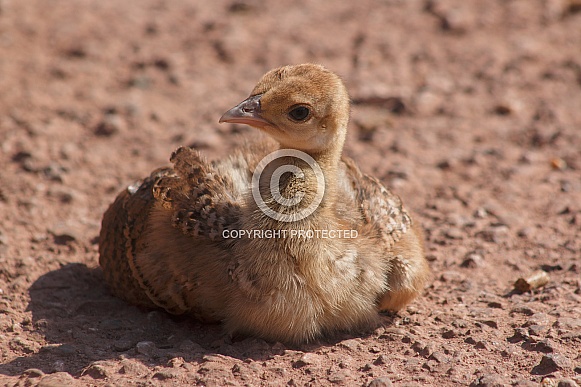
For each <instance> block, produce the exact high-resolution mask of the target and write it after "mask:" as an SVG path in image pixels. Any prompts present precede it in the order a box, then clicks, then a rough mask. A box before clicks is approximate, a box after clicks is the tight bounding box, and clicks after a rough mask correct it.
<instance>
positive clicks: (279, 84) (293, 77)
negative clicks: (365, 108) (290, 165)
mask: <svg viewBox="0 0 581 387" xmlns="http://www.w3.org/2000/svg"><path fill="white" fill-rule="evenodd" d="M348 121H349V95H348V94H347V90H346V88H345V85H344V84H343V82H342V81H341V78H339V76H337V75H336V74H334V73H333V72H331V71H329V70H327V69H326V68H325V67H323V66H320V65H316V64H300V65H293V66H284V67H280V68H277V69H274V70H271V71H269V72H268V73H266V74H265V75H264V76H263V77H262V79H261V80H260V81H259V82H258V84H257V85H256V86H255V87H254V90H252V93H251V94H250V97H248V98H247V99H245V100H244V101H242V102H241V103H239V104H238V105H236V106H235V107H233V108H232V109H230V110H228V111H227V112H226V113H224V115H223V116H222V117H221V118H220V122H230V123H241V124H246V125H250V126H252V127H255V128H258V129H260V130H262V131H264V132H265V133H267V134H269V135H270V136H272V137H273V138H274V139H275V140H277V141H278V142H279V143H280V145H281V147H282V148H291V149H298V150H302V151H304V152H307V153H321V152H326V151H328V150H331V149H339V152H340V149H342V147H343V142H344V141H345V134H346V130H347V123H348Z"/></svg>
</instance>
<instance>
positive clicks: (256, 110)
mask: <svg viewBox="0 0 581 387" xmlns="http://www.w3.org/2000/svg"><path fill="white" fill-rule="evenodd" d="M260 97H262V94H258V95H253V96H252V97H248V98H247V99H245V100H244V101H242V102H240V103H239V104H238V105H236V106H234V107H233V108H232V109H230V110H228V111H227V112H226V113H224V115H223V116H222V117H220V121H219V122H220V123H222V122H229V123H232V124H246V125H250V126H254V127H258V128H263V127H264V126H266V125H271V123H270V122H268V121H266V120H265V119H264V118H262V116H261V115H260V113H261V110H260Z"/></svg>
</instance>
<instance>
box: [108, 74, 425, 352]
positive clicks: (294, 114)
mask: <svg viewBox="0 0 581 387" xmlns="http://www.w3.org/2000/svg"><path fill="white" fill-rule="evenodd" d="M348 120H349V97H348V94H347V91H346V90H345V87H344V85H343V83H342V81H341V80H340V78H339V77H338V76H337V75H335V74H334V73H332V72H330V71H329V70H327V69H325V68H324V67H322V66H319V65H312V64H304V65H297V66H286V67H282V68H279V69H275V70H272V71H270V72H268V73H267V74H266V75H264V77H263V78H262V79H261V80H260V81H259V83H258V84H257V86H256V87H255V88H254V90H253V91H252V93H251V96H250V97H249V98H248V99H246V100H245V101H243V102H241V103H240V104H239V105H237V106H236V107H234V108H233V109H231V110H229V111H228V112H226V113H225V114H224V115H223V116H222V118H221V119H220V122H231V123H244V124H248V125H250V126H253V127H256V128H258V129H260V130H262V131H263V132H265V133H267V134H268V135H270V136H271V137H272V138H273V139H274V140H275V141H272V142H268V141H267V142H263V143H259V144H256V145H254V146H251V147H247V148H244V149H242V150H240V151H238V152H236V153H234V154H233V155H230V156H229V157H228V158H226V159H224V160H220V161H216V162H213V163H210V162H207V161H206V160H204V158H203V157H202V156H201V155H200V154H199V153H198V152H197V151H195V150H192V149H189V148H180V149H178V150H177V151H176V152H174V154H173V155H172V157H171V162H172V163H173V168H167V169H161V170H157V171H155V172H153V173H152V174H151V176H150V177H149V178H147V179H145V180H144V181H143V183H141V186H140V187H139V188H133V189H128V190H126V191H124V192H122V193H121V194H119V196H118V197H117V199H116V201H115V202H114V203H113V204H112V205H111V207H110V208H109V209H108V210H107V212H106V213H105V215H104V218H103V226H102V230H101V239H100V240H101V242H100V246H99V249H100V263H101V266H102V267H103V271H104V275H105V279H106V280H107V282H108V283H109V284H110V286H111V288H112V290H113V292H114V293H115V294H117V295H118V296H119V297H122V298H124V299H126V300H128V301H130V302H132V303H135V304H138V305H143V306H148V307H152V306H159V307H162V308H164V309H166V310H167V311H168V312H170V313H175V314H183V313H189V314H192V315H194V316H196V317H198V318H200V319H202V320H205V321H221V322H223V324H224V326H225V328H226V330H227V331H228V332H230V333H241V334H249V335H254V336H257V337H262V338H264V339H267V340H273V341H281V342H286V343H300V342H305V341H309V340H312V339H315V338H317V337H319V336H321V335H324V334H332V333H333V332H336V331H345V330H351V331H353V330H357V329H360V328H363V327H366V326H369V325H371V324H374V323H375V322H376V321H377V316H378V315H377V311H378V310H394V311H397V310H399V309H401V308H403V307H404V306H405V305H407V304H408V303H409V302H410V301H411V300H413V298H415V297H416V296H417V295H418V294H419V293H420V291H421V290H422V289H423V286H424V284H425V282H426V280H427V277H428V275H429V269H428V265H427V263H426V260H425V258H424V252H423V245H422V235H421V232H420V229H419V227H418V226H416V225H415V224H413V222H412V219H411V218H410V215H409V214H408V212H407V211H406V210H405V209H404V207H403V205H402V202H401V200H400V198H399V197H398V196H396V195H394V194H393V193H391V192H390V191H389V190H388V189H386V188H385V187H384V186H383V185H382V184H381V183H380V182H379V181H378V180H377V179H375V178H372V177H369V176H367V175H365V174H363V173H361V171H360V170H359V169H358V168H357V166H356V165H355V164H354V162H353V161H352V160H350V159H347V158H344V157H343V158H342V157H341V153H342V149H343V144H344V141H345V135H346V130H347V124H348ZM277 149H278V150H291V153H292V152H294V150H299V151H302V152H305V153H306V154H307V155H308V156H310V157H312V160H313V161H314V162H315V164H316V165H318V166H319V167H320V170H321V172H322V176H323V178H324V182H323V180H322V179H320V177H321V176H320V175H318V174H317V171H316V169H313V168H312V167H311V166H310V165H309V164H308V160H307V161H305V160H301V159H300V158H297V157H294V156H293V155H292V154H291V155H284V156H281V157H278V158H275V159H273V160H272V161H271V162H270V163H269V164H268V165H266V166H264V165H262V164H261V163H260V161H261V160H262V159H263V157H265V156H266V155H268V154H270V152H272V151H275V150H277ZM257 167H260V168H262V167H264V168H263V172H262V174H261V175H260V177H259V179H258V180H256V181H254V182H253V174H254V172H255V171H256V170H257ZM279 168H287V173H280V171H281V170H280V169H279ZM289 168H290V169H289ZM288 172H290V173H288ZM272 181H274V182H275V183H274V185H272ZM273 187H274V189H273ZM255 195H259V197H260V198H261V199H262V200H263V204H262V205H263V206H266V207H261V205H260V204H259V203H258V201H257V200H256V196H255ZM293 198H294V199H297V198H298V199H299V200H298V201H297V200H295V201H293V200H292V199H293ZM319 200H320V203H319V204H318V205H314V204H317V203H318V201H319ZM265 208H267V209H270V210H271V213H274V214H277V216H281V217H282V218H280V217H277V216H275V218H273V217H271V216H269V215H268V214H267V213H266V212H265ZM308 209H314V212H312V213H311V214H310V215H307V216H303V215H301V214H304V212H303V211H307V210H308ZM283 218H284V219H283ZM241 230H243V231H247V232H249V233H250V235H244V236H243V237H240V235H239V234H240V231H241ZM344 230H348V231H347V233H345V231H344ZM260 232H262V233H263V234H259V233H260ZM264 232H266V233H264ZM301 232H302V234H301ZM309 232H310V233H311V234H308V233H309ZM315 232H316V233H317V234H314V233H315ZM301 235H302V237H301ZM309 235H310V237H309ZM234 236H235V237H234Z"/></svg>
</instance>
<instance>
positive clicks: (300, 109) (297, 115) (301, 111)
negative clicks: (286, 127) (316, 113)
mask: <svg viewBox="0 0 581 387" xmlns="http://www.w3.org/2000/svg"><path fill="white" fill-rule="evenodd" d="M310 114H311V110H310V109H309V108H308V107H306V106H297V107H295V108H294V109H292V110H291V111H290V112H288V115H289V117H290V118H291V119H293V120H295V121H304V120H306V119H307V117H309V115H310Z"/></svg>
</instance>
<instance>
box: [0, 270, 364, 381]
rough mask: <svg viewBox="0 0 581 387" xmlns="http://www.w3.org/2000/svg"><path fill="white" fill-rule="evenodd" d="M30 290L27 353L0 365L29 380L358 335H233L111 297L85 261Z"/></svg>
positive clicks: (278, 349)
mask: <svg viewBox="0 0 581 387" xmlns="http://www.w3.org/2000/svg"><path fill="white" fill-rule="evenodd" d="M29 292H30V304H29V306H28V310H29V311H31V312H32V321H30V322H29V323H28V324H26V325H24V326H23V332H22V335H21V336H22V337H23V340H15V339H12V341H11V342H10V346H11V348H12V349H14V350H15V351H17V352H21V353H23V356H20V357H18V358H15V359H13V360H11V361H9V362H8V363H5V364H0V374H4V375H12V376H15V375H21V374H22V373H23V372H24V371H26V370H28V369H33V368H34V369H40V370H41V371H43V372H44V373H52V372H56V371H66V372H68V373H70V374H72V375H76V376H79V375H81V374H82V372H83V370H84V369H85V368H87V367H88V366H89V365H90V364H91V363H93V362H95V361H100V360H113V359H119V358H122V357H125V358H134V359H137V360H139V361H141V362H143V363H144V364H147V365H148V366H157V365H161V366H167V365H168V362H169V360H170V359H172V358H176V357H181V358H183V359H184V360H185V361H187V362H192V363H200V362H203V361H204V357H205V356H208V355H216V354H220V355H225V356H230V357H234V358H238V359H241V360H246V359H252V360H267V359H270V358H272V357H273V356H276V355H281V354H283V353H284V351H285V349H296V350H302V351H315V350H317V349H318V348H320V347H321V346H327V345H333V344H336V343H337V342H339V341H341V340H344V339H347V338H352V337H353V336H352V335H349V334H341V335H339V336H337V337H335V338H333V339H329V340H326V341H324V342H318V343H312V344H305V345H302V346H299V347H288V346H284V345H283V344H280V343H268V342H266V341H264V340H261V339H255V338H231V337H229V336H228V335H226V334H224V333H223V331H222V328H221V326H220V325H219V324H204V323H201V322H198V321H196V320H194V319H192V318H189V317H175V316H171V315H169V314H167V313H165V312H163V311H159V310H154V311H151V310H144V309H139V308H137V307H134V306H132V305H129V304H127V303H125V302H124V301H122V300H120V299H118V298H116V297H114V296H112V295H111V294H110V293H109V290H108V289H107V286H106V285H105V282H104V279H103V274H102V272H101V269H100V268H89V267H87V266H86V265H84V264H80V263H74V264H68V265H65V266H63V267H62V268H60V269H58V270H54V271H51V272H49V273H47V274H45V275H43V276H41V277H40V278H38V280H37V281H35V282H34V283H33V284H32V286H31V287H30V289H29ZM144 342H145V344H144ZM138 343H141V344H139V345H138ZM152 343H153V344H152Z"/></svg>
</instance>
